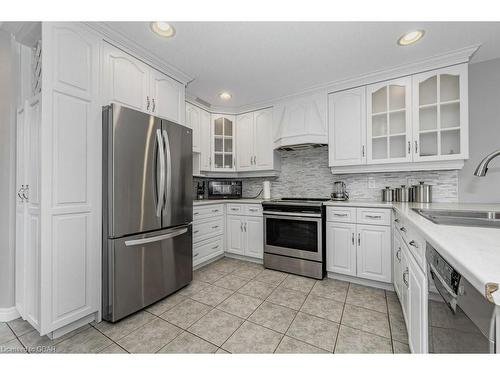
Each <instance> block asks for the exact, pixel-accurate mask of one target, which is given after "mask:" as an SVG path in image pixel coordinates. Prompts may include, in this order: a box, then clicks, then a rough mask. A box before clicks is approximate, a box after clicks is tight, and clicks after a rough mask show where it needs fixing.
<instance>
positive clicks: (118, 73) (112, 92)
mask: <svg viewBox="0 0 500 375" xmlns="http://www.w3.org/2000/svg"><path fill="white" fill-rule="evenodd" d="M103 54H104V56H103V57H104V66H103V71H104V77H103V78H104V79H103V89H104V95H105V98H106V100H105V103H104V104H109V103H110V102H115V103H119V104H122V105H125V106H127V107H130V108H134V109H137V110H138V111H143V112H146V111H149V110H150V107H151V95H150V93H149V71H150V69H151V68H150V67H149V66H147V65H146V64H144V63H143V62H142V61H139V60H137V59H136V58H135V57H133V56H131V55H129V54H127V53H125V52H123V51H122V50H120V49H118V48H116V47H114V46H112V45H110V44H108V43H103Z"/></svg>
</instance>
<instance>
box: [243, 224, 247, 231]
mask: <svg viewBox="0 0 500 375" xmlns="http://www.w3.org/2000/svg"><path fill="white" fill-rule="evenodd" d="M243 228H245V232H246V231H247V223H245V226H244V227H243Z"/></svg>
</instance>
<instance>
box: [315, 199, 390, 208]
mask: <svg viewBox="0 0 500 375" xmlns="http://www.w3.org/2000/svg"><path fill="white" fill-rule="evenodd" d="M323 205H324V206H341V207H376V208H392V202H381V201H349V200H347V201H326V202H323Z"/></svg>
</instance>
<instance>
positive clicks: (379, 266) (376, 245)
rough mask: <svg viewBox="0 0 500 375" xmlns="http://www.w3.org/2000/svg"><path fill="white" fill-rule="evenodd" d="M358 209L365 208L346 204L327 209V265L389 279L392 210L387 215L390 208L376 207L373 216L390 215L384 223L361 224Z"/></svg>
mask: <svg viewBox="0 0 500 375" xmlns="http://www.w3.org/2000/svg"><path fill="white" fill-rule="evenodd" d="M346 210H349V212H350V214H349V213H346ZM358 210H359V211H362V210H364V209H360V208H347V209H346V208H345V207H343V208H331V209H330V208H329V209H328V210H327V223H326V248H327V263H326V269H327V270H328V271H330V272H335V273H339V274H343V275H349V276H355V277H362V278H365V279H370V280H375V281H380V282H386V283H389V282H391V278H392V270H391V227H390V226H389V222H390V214H389V215H388V216H387V215H385V214H386V211H387V209H373V210H372V211H373V213H372V214H371V215H370V217H371V218H373V219H371V220H380V218H384V217H387V219H384V221H383V222H382V224H383V225H372V224H358V223H357V219H356V218H357V217H358V216H359V217H360V218H361V215H357V211H358ZM351 211H352V212H351ZM343 220H345V221H346V222H342V221H343ZM359 220H362V219H359ZM365 221H366V220H365Z"/></svg>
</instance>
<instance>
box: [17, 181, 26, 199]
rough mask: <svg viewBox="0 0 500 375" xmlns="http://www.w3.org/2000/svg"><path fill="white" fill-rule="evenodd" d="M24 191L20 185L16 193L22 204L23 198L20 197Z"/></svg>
mask: <svg viewBox="0 0 500 375" xmlns="http://www.w3.org/2000/svg"><path fill="white" fill-rule="evenodd" d="M24 189H25V188H24V185H21V188H20V189H19V190H18V191H17V196H18V197H19V199H20V200H21V202H24V197H23V195H22V193H23V191H24Z"/></svg>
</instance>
